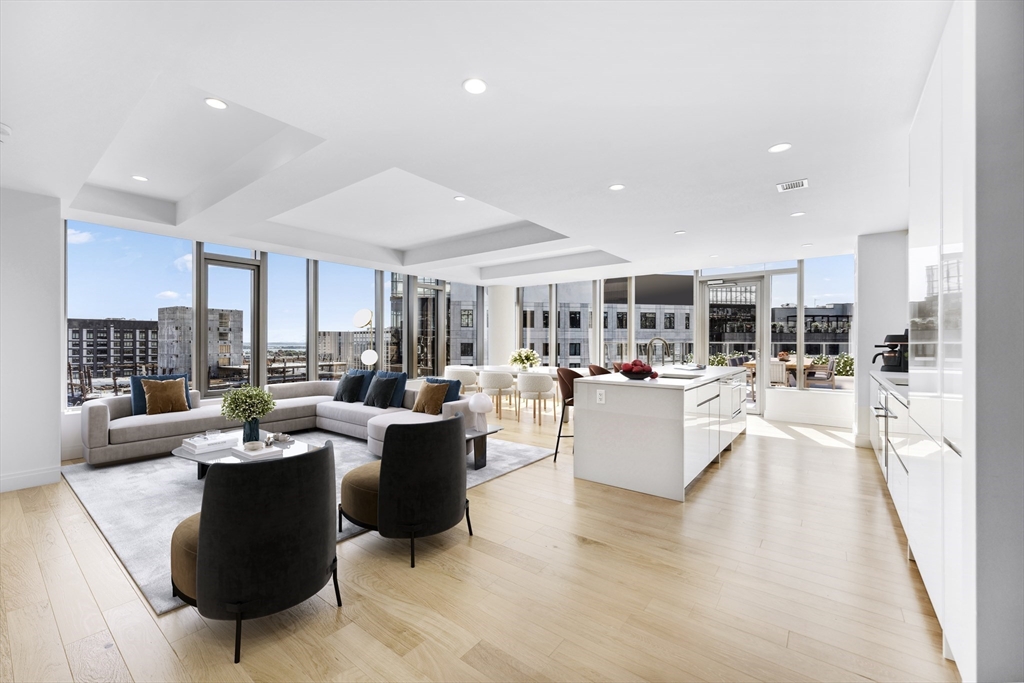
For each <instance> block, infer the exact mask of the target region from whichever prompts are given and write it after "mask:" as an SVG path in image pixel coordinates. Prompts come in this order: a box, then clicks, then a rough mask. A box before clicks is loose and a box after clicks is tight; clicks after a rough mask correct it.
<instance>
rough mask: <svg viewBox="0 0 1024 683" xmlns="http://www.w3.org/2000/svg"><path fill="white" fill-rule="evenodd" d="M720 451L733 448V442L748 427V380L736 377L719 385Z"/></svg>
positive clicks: (739, 376)
mask: <svg viewBox="0 0 1024 683" xmlns="http://www.w3.org/2000/svg"><path fill="white" fill-rule="evenodd" d="M718 420H719V426H718V450H719V451H720V452H721V451H724V450H727V449H728V448H731V447H732V442H733V441H735V440H736V437H737V436H739V435H740V434H742V433H743V430H744V429H746V425H747V387H746V378H745V377H744V376H743V375H736V376H734V377H733V378H732V379H730V380H725V381H722V382H719V385H718Z"/></svg>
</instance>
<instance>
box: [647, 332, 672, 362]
mask: <svg viewBox="0 0 1024 683" xmlns="http://www.w3.org/2000/svg"><path fill="white" fill-rule="evenodd" d="M656 341H660V342H661V344H662V346H664V347H665V350H666V351H667V350H668V348H669V345H668V339H665V338H664V337H655V338H654V339H652V340H650V341H649V342H647V364H648V365H650V364H651V351H652V350H653V348H654V342H656Z"/></svg>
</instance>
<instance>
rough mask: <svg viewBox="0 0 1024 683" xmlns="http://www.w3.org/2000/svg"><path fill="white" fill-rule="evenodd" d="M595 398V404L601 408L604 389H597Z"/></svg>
mask: <svg viewBox="0 0 1024 683" xmlns="http://www.w3.org/2000/svg"><path fill="white" fill-rule="evenodd" d="M596 396H597V404H598V405H602V406H603V405H604V389H598V390H597V393H596Z"/></svg>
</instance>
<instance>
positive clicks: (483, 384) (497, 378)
mask: <svg viewBox="0 0 1024 683" xmlns="http://www.w3.org/2000/svg"><path fill="white" fill-rule="evenodd" d="M477 381H478V382H479V384H480V389H481V391H483V393H485V394H487V395H488V396H492V397H494V400H495V410H497V412H498V419H499V420H500V419H501V397H502V396H511V395H513V394H514V389H513V387H515V383H516V382H515V378H513V377H512V373H511V372H493V371H490V370H483V371H481V372H480V378H479V379H478V380H477Z"/></svg>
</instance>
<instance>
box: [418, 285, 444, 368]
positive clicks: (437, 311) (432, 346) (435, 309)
mask: <svg viewBox="0 0 1024 683" xmlns="http://www.w3.org/2000/svg"><path fill="white" fill-rule="evenodd" d="M432 282H436V281H432ZM443 302H444V290H442V289H434V288H432V287H417V288H416V310H417V315H418V319H417V321H416V322H417V327H416V371H415V372H414V373H410V375H411V376H412V377H429V376H431V375H437V374H440V373H441V372H443V370H444V368H439V367H438V360H439V359H438V355H439V354H438V348H437V343H438V339H437V328H438V324H437V320H438V316H439V315H441V313H442V308H443Z"/></svg>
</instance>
